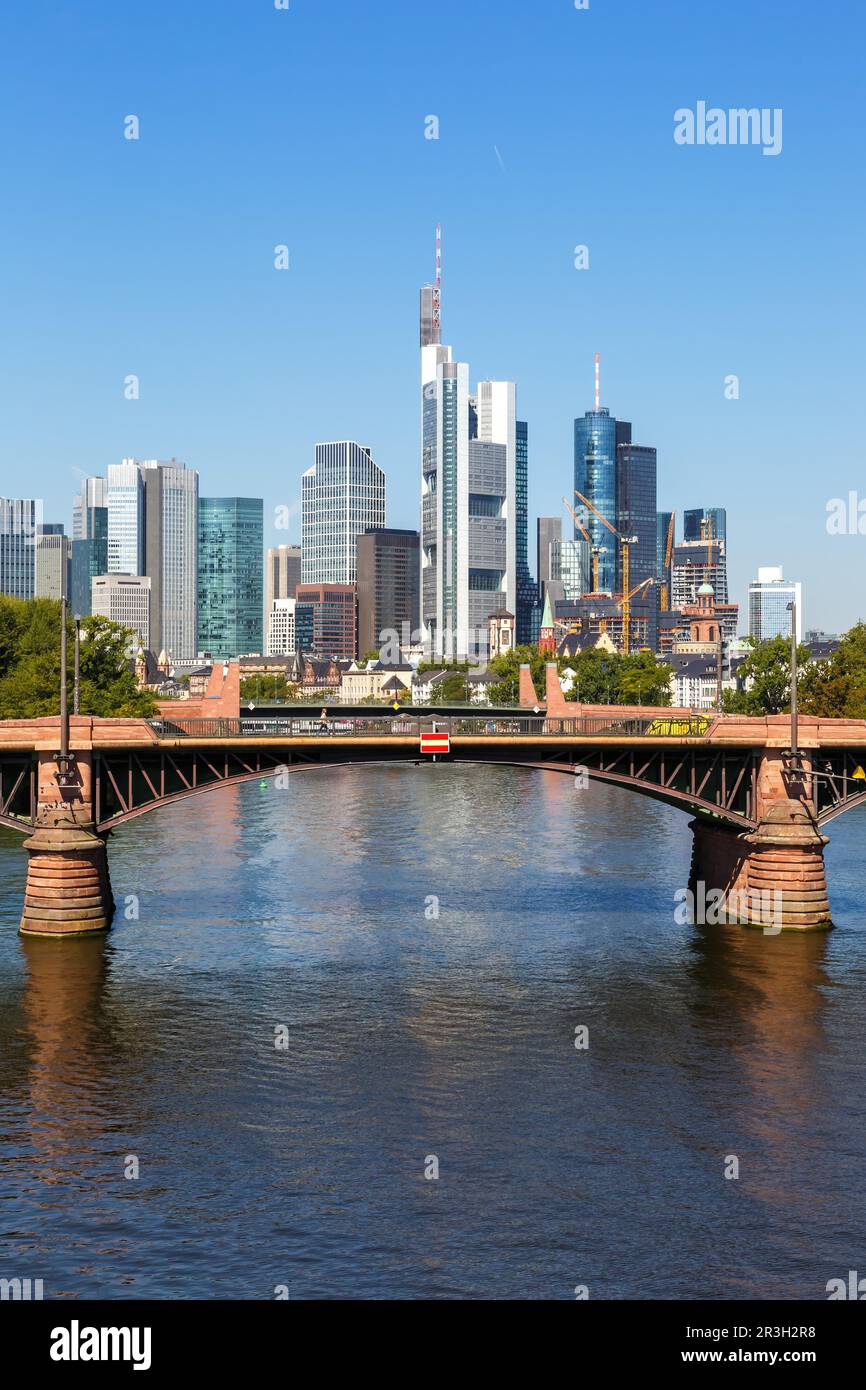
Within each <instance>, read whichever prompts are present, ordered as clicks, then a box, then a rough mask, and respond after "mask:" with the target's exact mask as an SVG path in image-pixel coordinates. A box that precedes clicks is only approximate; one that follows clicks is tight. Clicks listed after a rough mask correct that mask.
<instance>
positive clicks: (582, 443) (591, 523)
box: [574, 357, 657, 598]
mask: <svg viewBox="0 0 866 1390" xmlns="http://www.w3.org/2000/svg"><path fill="white" fill-rule="evenodd" d="M574 486H575V490H576V491H578V492H582V493H583V495H584V496H585V497H587V498H589V500H590V502H592V504H593V506H594V507H596V508H597V510H598V511H599V512H601V514H602V516H603V517H605V518H606V520H607V521H608V522H609V523H610V524H611V525H612V526H613V527H615V528H616V530H617V531H618V532H619V533H620V535H621V536H625V537H629V536H634V537H636V540H635V541H634V542H633V543H632V544H631V545H630V546H629V557H628V558H629V581H628V586H629V589H630V590H631V589H633V588H634V587H635V585H636V584H640V583H641V581H642V580H644V579H650V578H655V574H656V528H657V520H656V451H655V449H654V448H652V447H650V446H649V445H644V444H633V443H632V437H631V424H630V422H629V421H628V420H617V419H616V418H615V417H614V416H612V415H611V414H610V411H609V410H607V409H605V407H603V406H601V405H600V404H599V392H598V358H597V357H596V395H595V407H594V409H593V410H587V411H586V412H585V414H584V415H583V417H582V418H578V419H576V420H575V422H574ZM575 505H577V504H575ZM585 526H586V530H587V531H588V532H589V536H590V543H591V545H592V547H593V548H594V549H595V548H597V550H598V589H599V592H601V593H610V594H616V593H622V589H623V579H624V576H623V573H622V547H621V545H620V544H619V542H618V541H617V540H616V538H615V537H614V536H613V535H612V534H611V532H610V531H609V530H608V529H607V527H606V526H605V525H604V523H603V522H602V521H601V520H600V519H599V518H598V517H597V516H595V515H594V514H593V513H592V512H591V511H590V512H589V513H588V515H587V517H586V518H585ZM579 534H580V533H579V531H578V529H577V527H575V538H577V537H578V536H579ZM640 597H641V598H643V597H644V596H643V595H641V596H640Z"/></svg>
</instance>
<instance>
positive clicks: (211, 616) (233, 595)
mask: <svg viewBox="0 0 866 1390" xmlns="http://www.w3.org/2000/svg"><path fill="white" fill-rule="evenodd" d="M263 545H264V514H263V503H262V499H261V498H260V497H201V498H199V510H198V643H199V649H200V651H202V652H209V653H210V655H211V656H212V657H213V658H214V660H217V661H224V660H226V659H227V658H228V657H235V656H251V655H255V654H258V653H260V652H263V651H264V645H263V632H262V613H263V588H264V569H263V562H264V551H263Z"/></svg>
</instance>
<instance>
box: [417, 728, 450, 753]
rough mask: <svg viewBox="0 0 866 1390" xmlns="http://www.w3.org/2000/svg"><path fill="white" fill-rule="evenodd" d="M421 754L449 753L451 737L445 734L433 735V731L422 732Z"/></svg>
mask: <svg viewBox="0 0 866 1390" xmlns="http://www.w3.org/2000/svg"><path fill="white" fill-rule="evenodd" d="M421 752H422V753H450V752H451V737H450V735H449V734H448V733H447V732H444V733H438V732H436V733H434V732H433V730H422V732H421Z"/></svg>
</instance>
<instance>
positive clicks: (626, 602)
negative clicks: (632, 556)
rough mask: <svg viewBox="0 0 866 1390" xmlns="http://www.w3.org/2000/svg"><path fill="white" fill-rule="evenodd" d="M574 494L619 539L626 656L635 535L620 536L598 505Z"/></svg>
mask: <svg viewBox="0 0 866 1390" xmlns="http://www.w3.org/2000/svg"><path fill="white" fill-rule="evenodd" d="M574 495H575V497H577V498H578V500H579V501H581V502H582V503H583V505H584V506H585V507H589V510H590V511H591V512H593V513H594V515H595V516H597V517H598V519H599V521H600V522H602V524H603V525H604V526H606V527H607V529H608V531H610V533H611V535H613V536H615V537H616V539H617V540H618V541H619V545H620V561H621V565H620V568H621V570H622V598H621V600H620V602H621V603H622V650H623V655H624V656H628V653H629V644H630V638H631V599H632V595H631V594H630V593H629V588H628V554H629V551H628V548H629V546H630V545H634V544H635V542H636V541H637V536H621V535H620V533H619V531H617V529H616V527H615V526H614V525H613V523H612V522H610V521H608V519H607V517H606V516H603V515H602V513H601V512H600V511H599V510H598V507H594V506H593V504H592V503H591V502H590V500H589V498H588V497H584V495H583V493H582V492H578V490H577V488H575V489H574Z"/></svg>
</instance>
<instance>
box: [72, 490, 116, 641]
mask: <svg viewBox="0 0 866 1390" xmlns="http://www.w3.org/2000/svg"><path fill="white" fill-rule="evenodd" d="M85 517H86V529H87V531H88V535H87V536H86V537H85V538H83V539H78V540H73V542H72V553H71V562H70V574H71V579H70V595H71V606H72V612H73V613H77V614H78V615H79V617H82V618H86V617H87V615H88V614H89V613H90V600H91V594H92V584H93V580H94V579H95V578H96V576H97V575H98V574H108V572H109V570H108V507H107V506H106V507H90V508H88V509H87V511H86V513H85Z"/></svg>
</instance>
